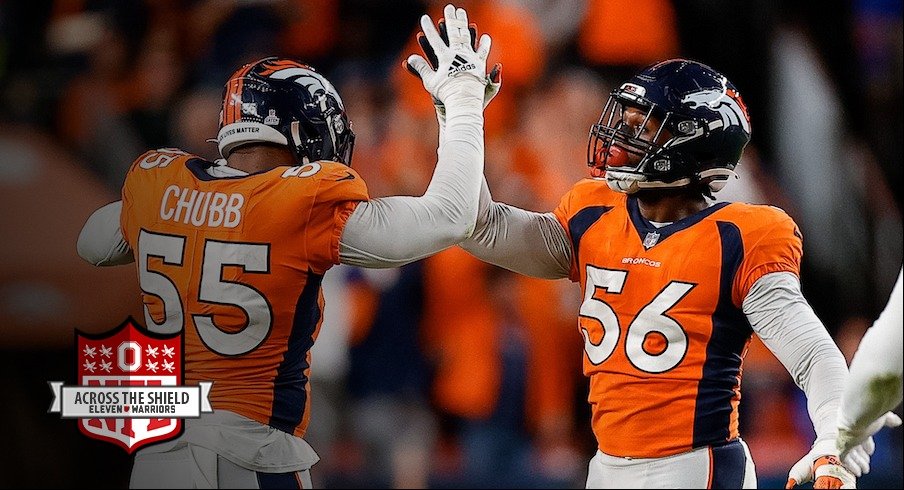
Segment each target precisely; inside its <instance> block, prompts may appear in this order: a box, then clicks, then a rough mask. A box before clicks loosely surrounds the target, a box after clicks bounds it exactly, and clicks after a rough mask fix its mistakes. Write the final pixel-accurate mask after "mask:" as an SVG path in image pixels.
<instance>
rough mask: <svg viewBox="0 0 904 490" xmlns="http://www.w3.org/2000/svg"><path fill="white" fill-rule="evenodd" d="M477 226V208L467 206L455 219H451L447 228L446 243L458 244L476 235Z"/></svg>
mask: <svg viewBox="0 0 904 490" xmlns="http://www.w3.org/2000/svg"><path fill="white" fill-rule="evenodd" d="M476 226H477V206H476V205H475V206H466V207H464V208H463V209H461V212H460V213H458V214H457V215H456V216H455V217H454V218H453V219H451V220H450V221H449V223H448V226H447V227H446V234H447V235H446V237H445V238H446V241H448V243H449V244H450V245H455V244H458V243H460V242H462V241H464V240H467V239H468V238H471V235H473V234H474V228H475V227H476Z"/></svg>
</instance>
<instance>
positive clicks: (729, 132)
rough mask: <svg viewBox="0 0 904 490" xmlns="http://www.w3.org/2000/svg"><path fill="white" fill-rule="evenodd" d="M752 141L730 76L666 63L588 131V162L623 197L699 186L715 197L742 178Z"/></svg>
mask: <svg viewBox="0 0 904 490" xmlns="http://www.w3.org/2000/svg"><path fill="white" fill-rule="evenodd" d="M749 140H750V121H749V117H748V115H747V109H746V106H745V105H744V103H743V102H742V101H741V99H740V96H739V95H738V93H737V91H736V90H735V89H734V86H733V85H731V83H730V82H729V81H728V80H727V79H726V78H725V77H724V76H722V75H721V74H719V73H718V72H716V71H714V70H712V69H711V68H709V67H707V66H706V65H702V64H700V63H696V62H693V61H688V60H668V61H665V62H662V63H658V64H656V65H652V66H650V67H648V68H647V69H645V70H644V71H643V72H641V73H640V74H638V75H637V76H635V77H633V78H632V79H631V80H629V81H628V82H627V83H624V84H622V85H621V86H620V87H619V88H617V89H615V90H613V91H612V93H611V94H610V96H609V100H608V101H607V103H606V106H605V108H604V109H603V113H602V115H601V117H600V120H599V121H598V123H597V124H595V125H593V126H591V128H590V140H589V142H588V148H587V159H588V165H589V166H590V167H591V169H592V170H591V174H592V175H593V176H594V177H598V178H599V177H602V176H603V175H605V178H606V182H607V183H608V185H609V187H611V188H612V189H613V190H615V191H618V192H624V193H634V192H637V191H639V190H642V189H671V188H681V187H687V186H690V185H695V184H703V185H704V188H705V189H706V190H707V191H708V192H716V191H718V190H721V189H722V187H723V186H724V185H725V183H726V181H727V179H728V178H730V177H732V176H736V174H735V173H734V168H735V167H736V166H737V163H738V161H739V160H740V157H741V153H742V151H743V149H744V147H745V146H746V144H747V142H748V141H749Z"/></svg>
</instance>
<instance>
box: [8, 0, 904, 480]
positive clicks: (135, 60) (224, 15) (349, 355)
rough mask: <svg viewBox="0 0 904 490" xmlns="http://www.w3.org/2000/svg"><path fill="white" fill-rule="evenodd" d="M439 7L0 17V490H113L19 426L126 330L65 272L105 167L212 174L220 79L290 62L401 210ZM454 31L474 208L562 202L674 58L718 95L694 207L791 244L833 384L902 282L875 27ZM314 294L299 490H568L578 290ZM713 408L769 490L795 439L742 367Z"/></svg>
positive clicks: (48, 3) (879, 458)
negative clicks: (486, 59)
mask: <svg viewBox="0 0 904 490" xmlns="http://www.w3.org/2000/svg"><path fill="white" fill-rule="evenodd" d="M445 3H446V2H445V1H427V0H424V1H417V0H399V1H378V0H338V1H337V0H270V1H268V0H222V1H215V0H153V1H151V0H148V1H119V0H107V1H94V0H31V1H0V210H2V211H0V233H2V240H0V242H2V243H0V368H2V369H0V372H2V373H3V378H2V381H0V387H2V388H0V390H2V393H3V396H2V399H3V403H0V416H2V420H5V421H6V422H9V423H8V424H5V425H4V430H5V431H6V432H7V435H5V436H3V437H4V439H6V440H7V444H6V445H5V446H6V447H7V450H4V451H3V452H4V454H5V455H4V456H3V458H0V468H2V470H3V471H2V474H3V483H2V486H7V485H10V486H50V487H80V486H90V487H94V488H97V487H107V486H114V487H116V486H119V487H124V486H125V485H126V484H127V481H128V472H129V470H130V460H129V458H128V456H127V455H126V454H125V453H124V452H123V451H122V450H121V449H118V448H117V447H115V446H113V445H112V444H108V443H103V442H99V441H95V440H92V439H89V438H87V437H84V436H82V435H81V434H80V433H79V432H78V429H77V428H76V423H75V422H74V421H72V420H61V419H60V418H59V415H58V414H49V413H47V408H48V407H49V404H50V400H51V393H50V390H49V389H48V387H47V383H46V382H47V381H51V380H60V381H66V382H67V383H74V382H75V381H76V380H75V372H76V370H75V368H76V366H75V354H74V352H73V348H72V346H73V340H74V331H75V329H80V330H82V331H86V332H102V331H106V330H109V329H111V328H113V327H115V326H116V325H119V324H120V323H121V322H122V321H123V320H124V319H125V318H126V317H128V315H133V316H134V317H135V318H137V319H142V318H143V316H142V314H141V304H140V298H139V295H138V287H137V284H136V274H135V271H134V268H133V267H119V268H108V269H102V270H100V269H95V268H92V267H91V266H89V265H87V264H85V263H83V262H82V261H81V260H80V259H79V258H78V256H77V255H76V251H75V242H76V238H77V236H78V231H79V230H80V228H81V226H82V224H83V223H84V221H85V220H86V219H87V217H88V216H89V215H90V213H91V212H92V211H93V210H94V209H96V208H97V207H99V206H100V205H103V204H106V203H108V202H112V201H114V200H116V199H118V194H119V189H120V187H121V185H122V182H123V179H124V175H125V171H126V169H127V168H128V166H129V164H130V163H131V162H132V161H133V159H134V158H136V157H137V156H138V155H140V154H141V153H142V152H143V151H145V150H146V149H151V148H158V147H179V148H182V149H184V150H187V151H189V152H193V153H196V154H198V155H200V156H203V157H206V158H209V159H214V158H217V156H218V155H217V151H216V145H215V144H212V143H210V142H208V141H207V140H208V138H214V137H215V136H216V133H217V117H218V113H219V108H220V104H221V99H220V97H221V93H222V86H223V83H224V82H225V80H226V78H227V77H228V75H229V74H230V73H231V72H232V71H234V70H235V69H236V68H237V67H238V66H240V65H241V64H243V63H246V62H250V61H254V60H256V59H258V58H261V57H264V56H267V55H281V56H291V57H296V58H298V59H300V60H303V61H306V62H308V63H310V64H312V65H313V66H314V67H316V68H317V69H318V70H319V71H320V72H322V73H323V74H325V75H326V76H327V78H329V79H330V80H331V81H332V82H333V83H334V84H335V85H336V87H337V88H338V90H339V92H340V94H341V95H342V97H343V99H344V101H345V105H346V108H347V110H348V114H349V117H350V119H351V121H352V125H353V129H354V130H355V132H356V133H357V140H356V146H355V153H354V158H353V159H352V164H353V166H354V168H356V169H357V170H358V171H359V172H360V173H361V174H362V176H363V177H364V178H365V180H366V181H367V184H368V187H369V189H370V192H371V195H372V196H373V197H379V196H385V195H394V194H405V195H419V194H421V193H422V192H423V191H424V190H425V189H426V184H427V182H428V181H429V178H430V175H431V173H432V170H433V167H434V163H435V159H436V146H437V124H436V121H435V116H434V114H433V107H432V105H431V103H430V98H429V96H428V95H427V94H426V93H425V92H424V91H423V89H422V87H421V86H420V82H419V81H418V80H417V79H415V78H414V77H412V76H410V75H409V74H408V73H406V72H405V70H403V69H402V68H401V67H400V62H401V60H403V59H404V58H405V57H407V56H408V54H411V53H415V52H419V49H418V47H417V44H416V42H415V36H414V35H415V33H416V32H417V30H418V29H419V28H418V18H419V16H420V15H421V14H422V13H424V12H429V13H430V14H431V15H432V16H433V17H438V16H439V14H440V12H441V9H442V6H443V5H444V4H445ZM457 4H458V5H460V6H464V7H466V8H467V9H468V13H469V16H470V18H471V20H473V21H475V22H477V23H478V27H479V29H480V31H481V32H489V33H490V34H491V35H492V36H493V49H492V53H491V59H490V63H493V62H496V61H501V62H502V63H503V65H504V69H503V88H502V91H501V93H500V94H499V96H498V97H497V98H496V99H495V100H494V101H493V103H492V104H491V105H490V107H489V108H488V109H487V115H486V145H487V152H486V174H487V178H488V180H489V184H490V187H491V189H492V191H493V195H494V198H495V199H496V200H498V201H503V202H508V203H511V204H515V205H518V206H521V207H524V208H527V209H531V210H536V211H549V210H552V209H553V208H554V207H555V205H556V204H557V202H558V199H559V198H560V197H561V196H562V195H563V194H564V193H565V192H566V191H568V189H569V188H570V187H571V185H572V184H573V183H574V182H576V181H577V180H579V179H581V178H583V177H585V176H587V175H588V174H587V167H586V164H585V162H586V147H587V138H588V130H589V127H590V125H591V124H592V123H594V122H596V120H597V118H598V117H599V113H600V112H601V110H602V107H603V104H604V103H605V100H606V97H607V94H608V91H609V90H611V88H612V87H613V86H615V85H616V84H618V83H620V81H621V80H623V79H624V78H625V77H626V76H628V75H630V74H632V73H634V72H636V71H638V70H639V69H640V68H642V67H643V66H645V65H647V64H648V63H650V62H654V61H658V60H661V59H665V58H669V57H675V56H683V57H689V58H693V59H697V60H699V61H702V62H704V63H707V64H709V65H711V66H712V67H714V68H716V69H717V70H719V71H721V72H723V73H725V74H726V75H728V77H729V78H730V79H731V80H732V81H733V82H734V83H735V85H736V86H737V87H739V89H740V91H741V93H742V95H743V96H744V98H745V100H746V102H747V104H748V107H749V109H750V114H751V117H752V125H753V140H752V142H751V144H750V145H749V146H748V149H747V151H746V153H745V156H744V159H743V161H742V163H741V165H740V166H739V169H738V171H739V174H740V176H741V178H740V179H739V180H737V181H733V182H732V183H730V184H729V186H728V187H727V188H726V189H725V190H724V191H723V192H721V193H720V194H718V195H717V197H718V198H720V199H722V200H744V201H749V202H756V203H768V204H773V205H776V206H779V207H781V208H783V209H784V210H786V211H787V212H788V213H789V214H790V215H791V216H792V217H793V218H794V219H795V220H796V221H797V223H798V224H799V225H800V228H801V230H802V232H803V235H804V248H805V255H804V263H803V277H802V280H803V289H804V293H805V295H806V296H807V297H808V298H809V300H810V301H811V304H812V305H813V307H814V309H815V310H816V313H817V314H818V315H819V316H820V318H821V319H822V320H823V321H824V323H825V325H826V327H827V328H828V329H829V331H830V333H831V334H832V336H833V337H834V339H835V340H836V341H837V343H838V345H839V347H840V348H841V350H842V351H843V352H844V354H845V356H846V357H847V358H848V360H849V361H850V358H851V356H852V354H853V352H854V351H855V349H856V346H857V344H858V343H859V341H860V338H861V337H862V335H863V333H864V331H865V330H866V328H868V327H869V325H870V324H871V323H872V320H873V319H874V318H875V317H876V316H877V315H878V312H879V311H880V310H881V308H882V307H883V306H884V304H885V302H886V299H887V298H888V293H889V292H890V290H891V287H892V284H893V282H894V279H895V277H896V275H897V271H898V269H899V268H900V266H901V263H902V224H901V209H902V208H901V189H902V185H901V184H902V182H901V173H902V161H904V159H902V136H901V135H902V129H904V128H902V6H901V1H900V0H897V1H896V0H820V1H817V0H793V1H787V2H774V1H771V0H695V1H670V0H504V1H473V0H459V1H458V2H457ZM400 238H402V239H403V237H400ZM324 287H325V289H326V291H325V294H326V298H327V306H326V310H325V315H326V318H325V321H324V325H323V328H322V330H321V335H320V338H319V340H318V342H317V344H316V346H315V348H314V361H313V369H312V386H313V404H314V405H313V413H312V423H311V425H310V430H309V435H308V437H307V439H308V441H309V442H310V443H311V444H312V445H313V447H314V448H315V449H316V450H317V451H318V453H319V454H320V455H321V457H322V460H321V462H320V463H318V464H317V465H316V466H315V467H314V470H313V471H312V476H313V479H314V483H315V485H317V486H318V487H358V488H372V487H409V488H410V487H427V486H429V487H435V488H460V487H506V488H541V487H573V488H582V487H583V483H584V478H585V476H586V464H587V462H588V460H589V458H590V457H591V456H592V455H593V452H594V450H595V443H594V441H593V436H592V434H591V431H590V426H589V408H588V406H587V403H586V401H585V400H586V395H587V380H586V379H584V378H583V376H582V375H581V355H582V352H581V346H582V344H581V337H580V335H579V334H578V333H577V331H576V329H575V317H576V313H577V311H578V307H579V302H580V291H579V288H578V286H576V285H574V284H571V283H569V282H567V281H557V282H552V281H542V280H535V279H529V278H525V277H521V276H518V275H515V274H512V273H509V272H507V271H504V270H502V269H499V268H496V267H493V266H489V265H486V264H483V263H481V262H478V261H477V260H476V259H473V258H471V257H470V256H469V255H468V254H466V253H465V252H463V251H462V250H460V249H457V248H453V249H449V250H447V251H445V252H443V253H440V254H438V255H436V256H434V257H432V258H429V259H426V260H423V261H419V262H416V263H413V264H410V265H408V266H405V267H402V268H400V269H395V270H362V269H356V268H352V267H346V266H340V267H337V268H335V269H333V270H332V271H331V272H329V273H328V274H327V276H326V280H325V283H324ZM740 407H741V408H740V410H741V431H742V435H743V437H744V439H745V440H746V441H747V442H748V444H749V445H750V449H751V452H752V453H753V457H754V460H755V462H756V465H757V471H758V475H759V478H760V487H761V488H769V487H773V488H780V487H781V486H782V485H783V483H784V481H785V478H786V475H787V471H788V469H789V468H790V466H791V465H792V464H793V463H794V462H796V461H797V460H798V459H799V458H800V457H801V456H802V455H803V454H805V453H806V452H807V450H808V447H809V444H810V443H811V442H812V439H813V431H812V427H811V425H810V423H809V420H808V418H807V413H806V402H805V399H804V397H803V394H802V392H801V391H800V390H799V389H797V387H796V386H795V385H794V384H793V382H792V380H791V377H790V376H789V375H788V374H787V372H786V371H785V370H784V368H783V367H782V366H781V364H780V363H778V361H777V360H776V359H775V358H774V357H773V356H772V354H771V353H769V351H768V350H766V349H765V348H764V347H763V346H762V344H760V343H759V342H758V341H754V342H753V343H752V345H751V349H750V352H749V354H748V356H747V360H746V363H745V369H744V381H743V400H742V402H741V406H740ZM899 410H900V407H899ZM10 432H11V435H9V433H10ZM877 439H878V441H877V442H878V449H877V451H876V454H875V455H874V456H873V471H872V473H871V474H870V475H869V476H868V477H865V478H863V479H861V480H860V482H859V485H860V487H861V488H869V487H875V488H901V487H902V437H901V430H900V429H897V430H894V431H885V432H884V433H881V434H880V435H879V436H878V437H877Z"/></svg>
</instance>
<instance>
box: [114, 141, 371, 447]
mask: <svg viewBox="0 0 904 490" xmlns="http://www.w3.org/2000/svg"><path fill="white" fill-rule="evenodd" d="M211 165H215V164H213V163H211V162H207V161H204V160H202V159H200V158H198V157H196V156H194V155H189V154H187V153H185V152H182V151H179V150H157V151H151V152H148V153H145V154H144V155H142V156H141V157H140V158H138V160H136V161H135V163H134V164H133V165H132V167H131V168H130V169H129V172H128V175H127V176H126V181H125V184H124V186H123V191H122V202H123V210H122V217H121V226H122V232H123V236H124V237H125V239H126V241H127V242H128V243H129V245H130V246H131V248H132V251H133V253H134V255H135V262H136V264H137V266H138V276H139V284H140V286H141V290H142V296H143V298H144V304H145V321H146V324H147V326H148V328H149V329H150V330H152V331H155V332H158V333H165V334H171V333H176V332H184V339H185V369H184V370H185V378H186V381H187V382H188V383H194V382H198V381H213V387H212V389H211V393H210V400H211V404H212V406H213V408H215V409H219V410H229V411H232V412H235V413H238V414H240V415H243V416H245V417H248V418H251V419H253V420H256V421H258V422H260V423H262V424H267V425H270V426H272V427H275V428H277V429H280V430H282V431H285V432H288V433H290V434H295V435H296V436H299V437H301V436H302V435H303V434H304V432H305V429H306V427H307V423H308V418H309V415H310V403H309V402H308V399H309V396H310V385H309V383H308V377H309V373H310V368H311V362H310V349H311V346H312V345H313V344H314V340H315V339H316V338H317V334H318V331H319V328H320V323H321V320H322V314H323V294H322V291H321V287H320V284H321V280H322V278H323V274H324V273H325V272H326V271H327V269H329V268H330V267H331V266H332V265H333V264H337V263H338V262H339V237H340V235H341V233H342V229H343V227H344V226H345V223H346V221H347V220H348V217H349V216H350V215H351V213H352V211H353V210H354V208H355V205H356V204H357V203H358V202H360V201H362V200H366V199H367V198H368V196H367V188H366V186H365V185H364V182H363V181H362V179H361V178H360V177H359V176H358V175H357V174H356V173H355V171H354V170H352V169H351V168H349V167H347V166H345V165H343V164H341V163H336V162H327V161H320V162H315V163H309V164H306V165H302V166H296V167H285V166H284V167H277V168H274V169H272V170H270V171H267V172H261V173H257V174H252V175H248V176H246V177H228V178H215V177H212V176H210V175H209V174H208V173H207V172H206V170H205V169H206V168H207V167H209V166H211Z"/></svg>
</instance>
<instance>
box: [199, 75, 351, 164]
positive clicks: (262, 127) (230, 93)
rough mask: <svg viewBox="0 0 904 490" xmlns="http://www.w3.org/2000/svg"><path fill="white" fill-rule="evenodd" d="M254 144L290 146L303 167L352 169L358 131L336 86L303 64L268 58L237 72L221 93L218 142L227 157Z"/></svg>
mask: <svg viewBox="0 0 904 490" xmlns="http://www.w3.org/2000/svg"><path fill="white" fill-rule="evenodd" d="M250 143H274V144H278V145H286V146H288V147H289V149H290V150H292V153H293V154H294V155H295V159H296V161H297V162H298V163H299V164H302V163H305V162H313V161H316V160H332V161H336V162H341V163H344V164H346V165H349V166H351V161H352V149H353V148H354V144H355V133H354V132H353V131H352V129H351V125H350V123H349V121H348V117H347V116H346V114H345V107H344V106H343V105H342V99H341V98H340V97H339V93H338V92H337V91H336V89H335V88H334V87H333V85H332V84H331V83H330V82H329V81H328V80H327V79H326V78H324V77H323V75H321V74H320V73H317V72H316V71H315V70H314V68H312V67H311V66H309V65H306V64H304V63H300V62H298V61H295V60H291V59H285V58H276V57H270V58H264V59H262V60H258V61H256V62H254V63H249V64H247V65H244V66H242V67H241V68H239V69H238V70H237V71H236V72H235V73H234V74H233V75H232V76H231V77H230V78H229V81H228V82H226V86H225V87H224V89H223V109H222V111H220V130H219V133H218V135H217V144H218V146H219V149H220V154H221V155H222V156H223V158H226V157H228V156H229V153H230V152H231V151H232V150H234V149H235V148H237V147H239V146H241V145H246V144H250Z"/></svg>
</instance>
